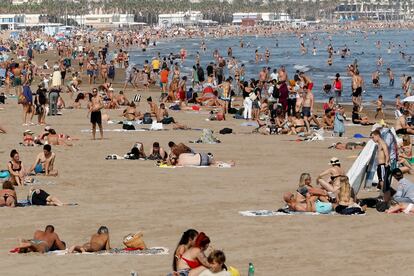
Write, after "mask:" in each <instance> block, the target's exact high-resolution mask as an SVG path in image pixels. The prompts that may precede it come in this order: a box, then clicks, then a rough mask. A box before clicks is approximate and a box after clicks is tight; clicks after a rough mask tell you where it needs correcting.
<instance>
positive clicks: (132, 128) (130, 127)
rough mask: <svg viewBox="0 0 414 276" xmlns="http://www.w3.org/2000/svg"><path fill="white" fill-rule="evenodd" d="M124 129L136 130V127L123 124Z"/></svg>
mask: <svg viewBox="0 0 414 276" xmlns="http://www.w3.org/2000/svg"><path fill="white" fill-rule="evenodd" d="M122 129H126V130H135V127H134V126H133V125H130V124H123V125H122Z"/></svg>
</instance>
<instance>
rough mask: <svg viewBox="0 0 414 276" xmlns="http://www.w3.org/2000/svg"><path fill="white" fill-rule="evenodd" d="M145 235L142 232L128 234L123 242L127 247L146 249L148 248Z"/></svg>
mask: <svg viewBox="0 0 414 276" xmlns="http://www.w3.org/2000/svg"><path fill="white" fill-rule="evenodd" d="M143 236H144V234H143V233H142V232H138V233H135V234H128V235H126V236H125V237H124V239H123V241H122V242H123V243H124V245H125V246H126V247H127V248H133V249H139V250H144V249H147V246H146V245H145V242H144V240H143V238H142V237H143Z"/></svg>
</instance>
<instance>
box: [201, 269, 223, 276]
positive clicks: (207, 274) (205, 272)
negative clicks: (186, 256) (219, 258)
mask: <svg viewBox="0 0 414 276" xmlns="http://www.w3.org/2000/svg"><path fill="white" fill-rule="evenodd" d="M199 276H231V275H230V273H229V272H228V271H226V270H223V271H220V272H217V273H213V272H211V271H210V270H209V269H206V270H203V272H201V273H200V274H199Z"/></svg>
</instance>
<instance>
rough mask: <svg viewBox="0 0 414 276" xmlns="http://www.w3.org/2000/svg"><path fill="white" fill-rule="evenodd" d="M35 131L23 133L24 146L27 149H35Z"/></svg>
mask: <svg viewBox="0 0 414 276" xmlns="http://www.w3.org/2000/svg"><path fill="white" fill-rule="evenodd" d="M33 134H34V133H33V131H31V130H29V129H28V130H26V131H25V132H24V133H23V145H24V146H26V147H33V146H34V145H35V142H34V138H33Z"/></svg>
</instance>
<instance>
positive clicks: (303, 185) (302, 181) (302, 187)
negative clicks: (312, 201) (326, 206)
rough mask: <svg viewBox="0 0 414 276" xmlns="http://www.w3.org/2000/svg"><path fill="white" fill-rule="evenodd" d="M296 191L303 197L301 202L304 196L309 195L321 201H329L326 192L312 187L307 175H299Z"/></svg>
mask: <svg viewBox="0 0 414 276" xmlns="http://www.w3.org/2000/svg"><path fill="white" fill-rule="evenodd" d="M296 191H297V192H298V193H299V194H301V195H302V196H303V200H305V199H306V194H310V195H311V196H317V197H318V199H319V200H321V201H324V202H328V201H329V197H328V192H327V191H325V190H324V189H321V188H315V187H313V186H312V178H311V176H310V174H309V173H302V174H301V175H300V178H299V185H298V189H297V190H296Z"/></svg>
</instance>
